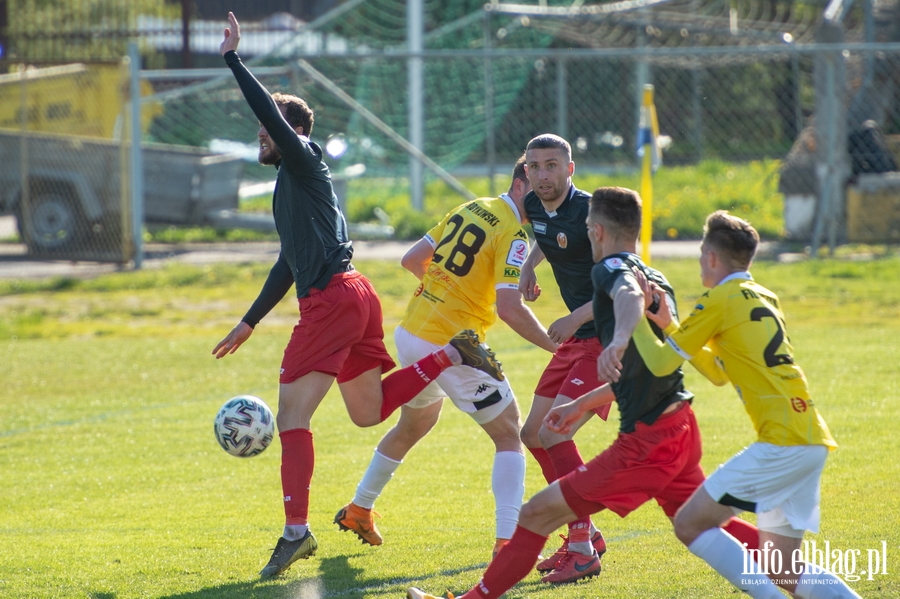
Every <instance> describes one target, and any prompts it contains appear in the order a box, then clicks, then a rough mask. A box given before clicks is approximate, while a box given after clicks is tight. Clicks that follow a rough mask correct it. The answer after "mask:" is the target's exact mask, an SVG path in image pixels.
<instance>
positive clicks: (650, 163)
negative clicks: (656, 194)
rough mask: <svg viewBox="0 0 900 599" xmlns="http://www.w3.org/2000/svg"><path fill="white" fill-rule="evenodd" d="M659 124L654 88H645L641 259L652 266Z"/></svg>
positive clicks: (659, 161) (640, 138) (641, 149)
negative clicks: (651, 250) (654, 101)
mask: <svg viewBox="0 0 900 599" xmlns="http://www.w3.org/2000/svg"><path fill="white" fill-rule="evenodd" d="M658 138H659V123H658V122H657V120H656V106H655V105H654V104H653V86H652V85H650V84H647V85H645V86H644V99H643V102H641V121H640V128H639V130H638V143H637V153H638V156H639V157H641V158H642V160H641V189H640V194H641V199H642V200H643V202H644V205H643V219H642V224H641V259H642V260H643V261H644V263H645V264H648V265H649V264H650V242H651V239H652V237H653V173H654V172H655V171H656V169H657V168H659V166H660V165H661V164H662V153H661V152H660V149H659V145H658V144H657V139H658Z"/></svg>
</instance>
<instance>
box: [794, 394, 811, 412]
mask: <svg viewBox="0 0 900 599" xmlns="http://www.w3.org/2000/svg"><path fill="white" fill-rule="evenodd" d="M791 407H792V408H794V411H795V412H800V413H801V414H802V413H803V412H805V411H806V410H807V408H808V404H807V403H806V401H805V400H803V399H801V398H799V397H792V398H791Z"/></svg>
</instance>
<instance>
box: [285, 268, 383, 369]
mask: <svg viewBox="0 0 900 599" xmlns="http://www.w3.org/2000/svg"><path fill="white" fill-rule="evenodd" d="M299 303H300V321H299V322H298V323H297V325H296V326H295V327H294V332H293V333H292V334H291V340H290V341H289V342H288V345H287V347H286V348H285V350H284V359H283V360H282V361H281V378H280V380H281V382H282V383H292V382H294V381H296V380H297V379H299V378H300V377H301V376H303V375H306V374H309V373H310V372H323V373H325V374H330V375H332V376H335V377H337V380H338V382H339V383H343V382H345V381H349V380H351V379H355V378H356V377H358V376H359V375H361V374H362V373H364V372H366V371H367V370H371V369H372V368H375V367H377V366H379V365H380V366H381V371H382V372H387V371H388V370H390V369H391V368H393V367H394V366H395V364H394V360H392V359H391V356H390V354H388V352H387V348H385V346H384V329H383V328H382V317H381V301H379V299H378V295H377V294H376V293H375V290H374V289H373V288H372V284H371V283H369V280H368V279H367V278H365V277H364V276H362V275H361V274H360V273H359V272H357V271H355V270H352V271H350V272H341V273H338V274H336V275H334V276H333V277H331V280H330V281H329V282H328V285H327V286H326V287H325V289H321V290H320V289H311V290H310V292H309V295H307V296H306V297H303V298H300V300H299Z"/></svg>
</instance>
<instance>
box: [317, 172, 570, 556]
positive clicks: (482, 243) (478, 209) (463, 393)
mask: <svg viewBox="0 0 900 599" xmlns="http://www.w3.org/2000/svg"><path fill="white" fill-rule="evenodd" d="M530 189H531V186H530V184H529V182H528V178H527V177H526V176H525V158H524V156H523V157H522V158H520V159H519V160H518V162H517V163H516V165H515V167H514V169H513V179H512V183H511V185H510V188H509V191H508V192H507V193H505V194H503V195H501V196H500V197H499V198H481V199H477V200H473V201H471V202H467V203H465V204H462V205H460V206H458V207H456V208H455V209H454V210H452V211H451V212H450V213H449V214H447V215H446V216H445V217H444V219H443V220H441V222H440V223H438V224H437V225H436V226H435V227H434V228H432V229H431V230H430V231H429V232H428V234H427V235H425V237H424V238H423V239H421V240H420V241H419V242H418V243H416V244H415V245H414V246H413V247H412V248H411V249H410V250H409V251H408V252H407V253H406V255H405V256H404V257H403V259H402V260H401V264H402V265H403V266H404V268H406V269H407V270H409V271H410V272H412V273H413V274H414V275H416V277H418V278H419V279H420V280H421V281H422V283H421V284H420V285H419V287H418V289H416V291H415V293H414V294H413V297H412V299H411V300H410V302H409V305H408V307H407V309H406V314H405V315H404V317H403V320H402V321H401V322H400V325H399V326H398V327H397V329H396V331H395V334H394V339H395V341H396V344H397V352H398V355H399V357H400V362H401V363H402V364H403V365H404V366H405V365H407V364H413V363H415V362H416V360H418V359H419V358H421V357H422V356H425V355H428V354H430V353H432V352H433V351H434V350H432V349H429V348H432V347H441V346H443V345H445V344H446V343H447V342H448V341H449V340H450V339H451V338H453V336H454V335H455V334H456V333H457V332H458V331H460V330H461V329H474V330H475V331H476V332H477V333H478V335H479V336H481V338H482V339H483V338H484V333H485V331H486V330H487V329H488V328H489V327H490V326H491V325H492V324H493V323H494V321H495V320H496V317H497V316H499V317H500V319H501V320H503V321H504V322H506V324H508V325H509V326H510V328H512V329H513V330H514V331H515V332H517V333H518V334H519V335H521V336H522V337H523V338H524V339H526V340H527V341H530V342H531V343H533V344H535V345H537V346H538V347H541V348H543V349H545V350H547V351H549V352H551V353H553V352H555V351H556V348H557V344H556V343H555V342H554V341H552V340H551V339H550V337H549V336H548V335H547V331H546V329H544V327H543V326H542V325H541V323H540V322H539V321H538V319H537V318H536V317H535V315H534V313H532V312H531V310H530V309H529V308H528V307H527V306H525V304H524V303H523V301H522V295H521V294H520V293H519V274H520V270H521V267H522V264H523V263H524V262H525V258H526V257H527V255H528V237H527V235H526V233H525V231H524V230H523V229H522V224H523V222H525V217H524V215H525V211H524V207H523V203H522V200H523V198H524V197H525V194H526V193H527V192H528V191H529V190H530ZM444 397H449V398H450V399H451V401H453V403H454V404H455V405H456V407H457V408H459V409H460V410H462V411H463V412H465V413H467V414H469V415H470V416H471V417H472V419H473V420H475V422H477V423H478V424H479V425H481V427H482V428H483V429H484V431H485V432H486V433H487V434H488V435H489V436H490V438H491V440H492V441H493V442H494V445H495V448H496V454H495V457H494V468H493V474H492V478H491V485H492V489H493V492H494V498H495V500H496V509H497V511H496V525H497V531H496V533H497V534H496V537H497V539H498V540H497V544H496V545H495V551H496V547H499V546H500V545H502V543H503V542H504V541H505V540H507V539H509V538H510V537H511V536H512V533H513V531H514V530H515V527H516V522H517V521H518V517H519V508H520V507H521V505H522V499H523V496H524V493H525V456H524V453H523V449H522V443H521V442H520V440H519V432H520V423H519V409H518V405H517V404H516V399H515V397H514V395H513V392H512V389H511V388H510V385H509V382H508V381H507V380H502V381H498V380H495V379H494V378H492V377H490V376H487V375H485V373H483V372H481V371H479V370H475V369H473V368H461V367H460V368H458V367H450V368H448V369H447V370H444V371H443V372H442V373H441V374H440V375H439V376H438V377H437V378H436V379H435V380H434V381H433V382H432V383H430V384H429V385H428V387H426V388H425V390H424V391H422V392H421V393H419V395H417V396H416V397H415V398H414V399H413V400H412V401H410V402H408V403H406V404H405V405H404V406H403V407H402V410H401V413H400V419H399V420H398V422H397V424H396V425H395V426H394V427H393V428H392V429H391V430H390V431H388V432H387V434H385V436H384V437H383V438H382V439H381V441H380V442H379V444H378V447H377V448H376V450H375V454H374V456H373V457H372V461H371V462H370V463H369V467H368V469H367V470H366V472H365V474H364V475H363V478H362V480H361V481H360V483H359V485H358V487H357V489H356V495H355V497H354V498H353V501H352V502H351V503H349V504H348V505H346V506H344V507H343V508H341V510H340V511H339V512H338V513H337V515H336V516H335V520H334V521H335V523H336V524H337V525H338V526H339V527H340V528H341V529H342V530H352V531H353V532H354V533H356V535H357V536H359V538H360V539H361V540H362V541H363V542H364V543H368V544H370V545H380V544H381V543H382V537H381V535H380V534H379V532H378V530H377V528H376V527H375V524H374V522H373V520H372V511H371V510H372V507H373V506H374V503H375V500H376V499H377V498H378V496H379V495H380V494H381V492H382V490H383V489H384V487H385V485H387V483H388V481H389V480H390V479H391V477H392V476H393V473H394V471H395V470H396V469H397V467H398V466H399V465H400V463H401V461H402V460H403V458H404V457H405V456H406V454H407V452H408V451H409V450H410V449H412V447H413V446H414V445H415V444H416V443H417V442H418V441H419V439H421V438H422V437H424V436H425V435H426V434H427V433H428V431H430V430H431V428H432V427H433V426H434V425H435V424H436V423H437V421H438V417H439V415H440V411H441V404H442V402H443V398H444Z"/></svg>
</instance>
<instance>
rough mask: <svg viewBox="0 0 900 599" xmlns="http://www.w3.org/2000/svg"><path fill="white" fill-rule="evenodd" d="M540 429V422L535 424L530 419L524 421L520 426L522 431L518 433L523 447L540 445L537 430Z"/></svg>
mask: <svg viewBox="0 0 900 599" xmlns="http://www.w3.org/2000/svg"><path fill="white" fill-rule="evenodd" d="M540 429H541V427H540V423H538V425H537V426H535V425H534V424H533V423H531V422H530V421H528V420H526V421H525V424H524V425H523V426H522V432H521V434H520V435H519V437H520V438H521V439H522V443H523V444H524V445H525V447H542V445H541V438H540V432H539V431H540Z"/></svg>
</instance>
